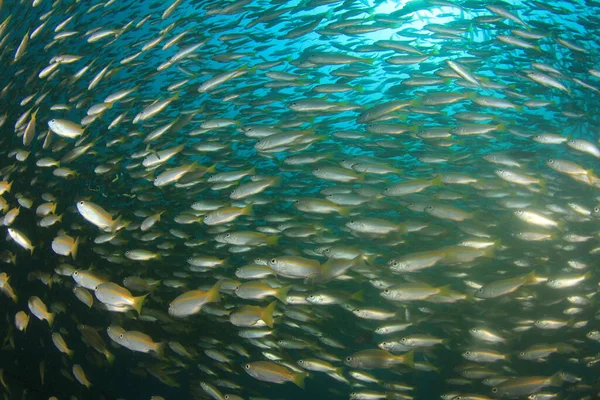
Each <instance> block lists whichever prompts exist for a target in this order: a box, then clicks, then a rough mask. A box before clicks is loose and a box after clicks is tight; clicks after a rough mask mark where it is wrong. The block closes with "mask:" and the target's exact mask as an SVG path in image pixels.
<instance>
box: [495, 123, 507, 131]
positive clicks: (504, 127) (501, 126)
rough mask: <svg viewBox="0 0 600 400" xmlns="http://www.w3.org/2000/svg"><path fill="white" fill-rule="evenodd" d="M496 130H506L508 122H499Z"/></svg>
mask: <svg viewBox="0 0 600 400" xmlns="http://www.w3.org/2000/svg"><path fill="white" fill-rule="evenodd" d="M496 130H498V131H504V130H506V124H498V125H496Z"/></svg>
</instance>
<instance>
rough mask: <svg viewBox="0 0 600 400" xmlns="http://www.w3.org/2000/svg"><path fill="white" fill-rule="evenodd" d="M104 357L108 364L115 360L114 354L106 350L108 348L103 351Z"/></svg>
mask: <svg viewBox="0 0 600 400" xmlns="http://www.w3.org/2000/svg"><path fill="white" fill-rule="evenodd" d="M104 357H106V361H108V363H109V364H112V363H113V362H115V355H114V354H113V353H111V352H110V351H108V349H106V350H105V351H104Z"/></svg>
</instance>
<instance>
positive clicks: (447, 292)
mask: <svg viewBox="0 0 600 400" xmlns="http://www.w3.org/2000/svg"><path fill="white" fill-rule="evenodd" d="M451 292H452V286H451V285H446V286H442V287H440V288H438V294H439V295H440V296H449V295H450V293H451Z"/></svg>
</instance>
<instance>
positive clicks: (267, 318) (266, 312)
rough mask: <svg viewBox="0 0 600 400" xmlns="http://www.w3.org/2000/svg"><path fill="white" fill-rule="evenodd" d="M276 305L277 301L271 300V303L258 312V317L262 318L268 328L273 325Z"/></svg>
mask: <svg viewBox="0 0 600 400" xmlns="http://www.w3.org/2000/svg"><path fill="white" fill-rule="evenodd" d="M276 307H277V301H273V302H271V304H269V305H268V306H266V307H265V308H264V309H263V310H262V312H261V313H260V319H261V320H263V322H264V323H265V324H267V326H268V327H269V328H272V327H273V312H275V308H276Z"/></svg>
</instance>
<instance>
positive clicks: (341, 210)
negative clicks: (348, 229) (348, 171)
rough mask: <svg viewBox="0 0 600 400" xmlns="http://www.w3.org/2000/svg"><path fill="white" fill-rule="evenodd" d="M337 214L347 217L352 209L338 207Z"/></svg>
mask: <svg viewBox="0 0 600 400" xmlns="http://www.w3.org/2000/svg"><path fill="white" fill-rule="evenodd" d="M363 176H364V175H363ZM337 212H338V213H340V215H341V216H343V217H347V216H349V215H350V208H349V207H338V208H337Z"/></svg>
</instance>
